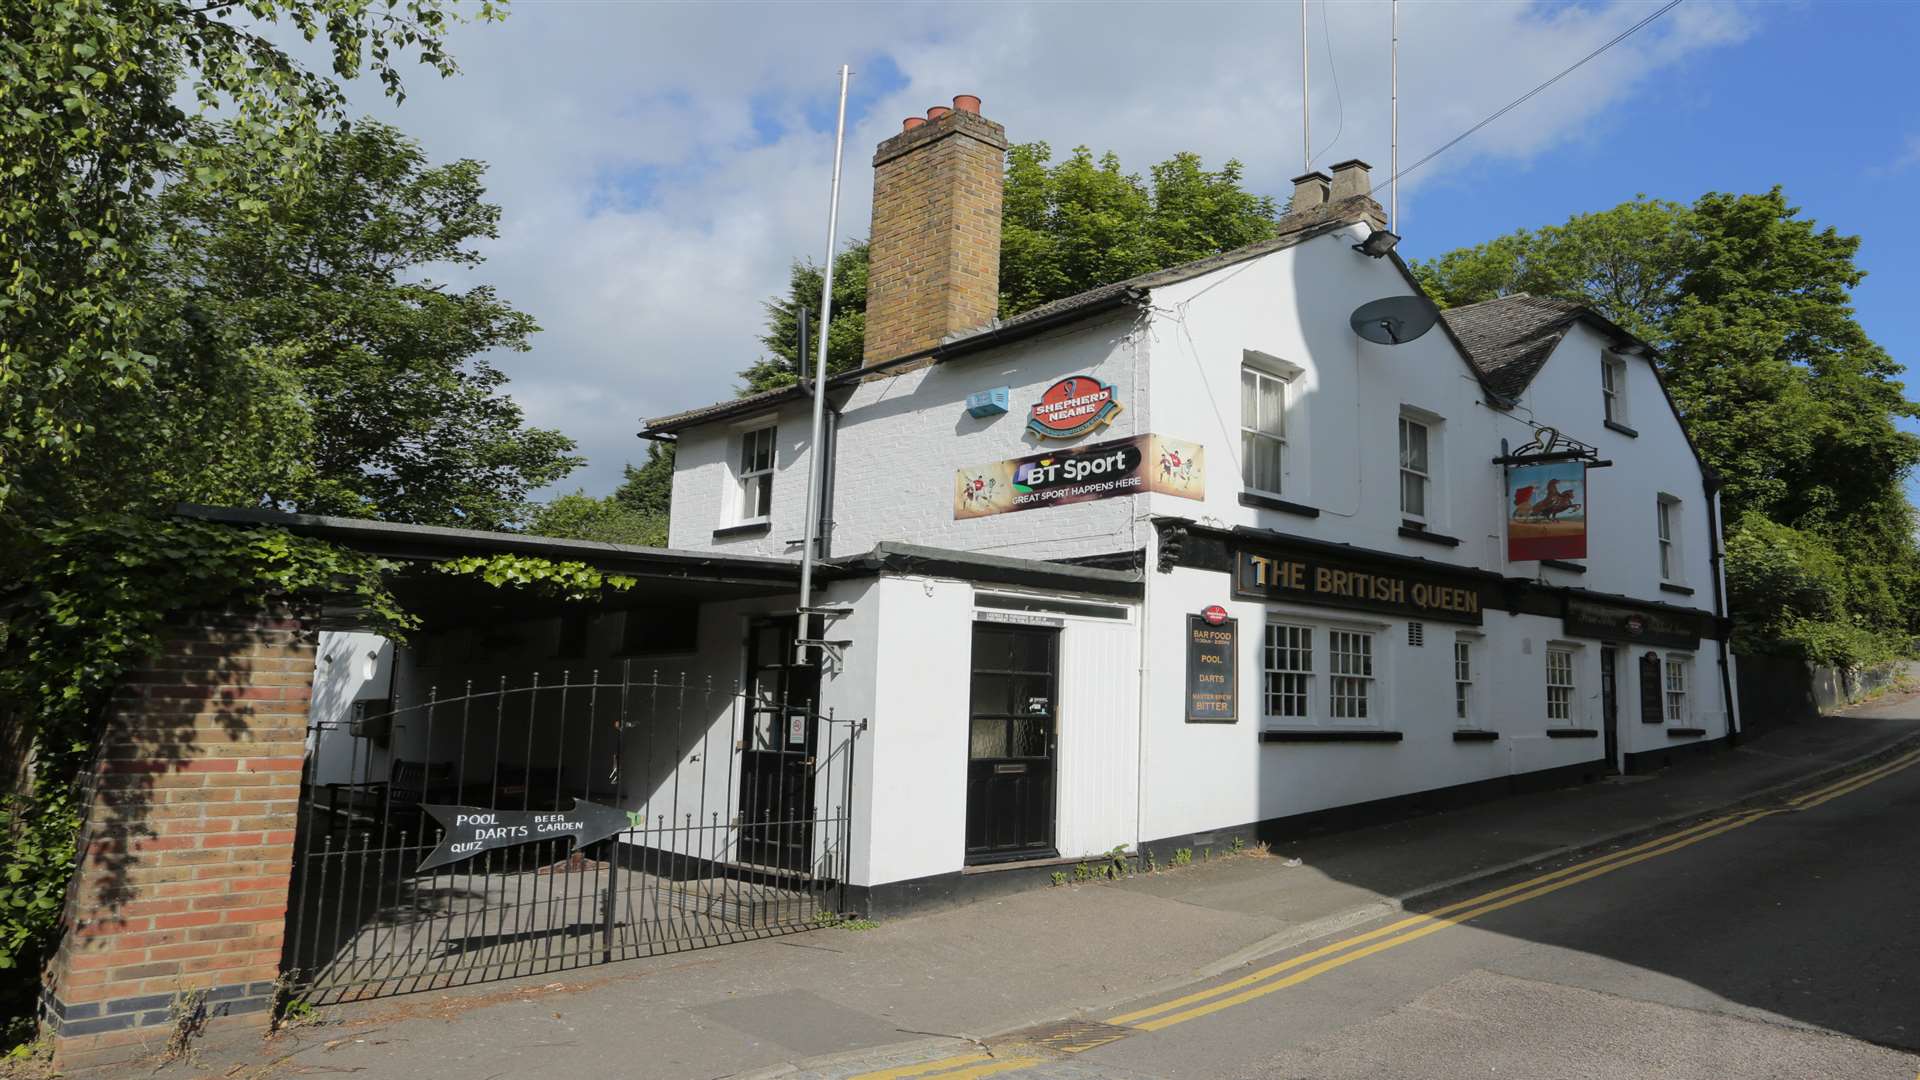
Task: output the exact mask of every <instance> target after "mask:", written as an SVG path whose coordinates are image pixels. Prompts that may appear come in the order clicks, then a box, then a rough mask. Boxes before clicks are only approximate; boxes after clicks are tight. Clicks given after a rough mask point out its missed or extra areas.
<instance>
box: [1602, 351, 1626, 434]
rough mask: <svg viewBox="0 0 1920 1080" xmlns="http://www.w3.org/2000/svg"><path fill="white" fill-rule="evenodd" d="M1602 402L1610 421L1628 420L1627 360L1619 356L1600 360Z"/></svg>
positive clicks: (1623, 421) (1615, 422)
mask: <svg viewBox="0 0 1920 1080" xmlns="http://www.w3.org/2000/svg"><path fill="white" fill-rule="evenodd" d="M1600 403H1601V406H1602V407H1603V408H1604V409H1605V410H1606V418H1607V422H1608V423H1610V424H1625V423H1626V422H1627V362H1626V361H1625V360H1622V359H1620V358H1619V357H1617V356H1606V357H1602V358H1601V360H1600Z"/></svg>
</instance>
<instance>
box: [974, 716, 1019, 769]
mask: <svg viewBox="0 0 1920 1080" xmlns="http://www.w3.org/2000/svg"><path fill="white" fill-rule="evenodd" d="M967 753H968V755H969V756H971V757H974V758H976V759H977V758H1003V757H1007V756H1009V755H1008V754H1007V721H1005V720H1002V719H1001V718H1000V717H997V716H976V717H974V718H973V730H972V734H971V737H970V738H969V740H968V743H967Z"/></svg>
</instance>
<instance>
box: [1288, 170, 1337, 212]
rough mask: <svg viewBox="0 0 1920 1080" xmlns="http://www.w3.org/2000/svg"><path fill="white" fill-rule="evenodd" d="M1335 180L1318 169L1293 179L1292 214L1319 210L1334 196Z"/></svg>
mask: <svg viewBox="0 0 1920 1080" xmlns="http://www.w3.org/2000/svg"><path fill="white" fill-rule="evenodd" d="M1332 185H1333V178H1332V177H1330V176H1328V175H1327V174H1326V173H1323V172H1321V171H1319V170H1318V169H1316V170H1314V171H1313V172H1310V173H1305V174H1302V175H1300V176H1296V177H1294V178H1293V208H1292V209H1291V210H1289V211H1288V213H1292V214H1300V213H1305V212H1306V211H1308V210H1318V209H1319V208H1320V207H1322V206H1325V205H1326V203H1327V199H1328V198H1329V197H1330V196H1331V194H1332V190H1333V189H1332Z"/></svg>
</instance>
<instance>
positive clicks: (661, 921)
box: [283, 670, 865, 1005]
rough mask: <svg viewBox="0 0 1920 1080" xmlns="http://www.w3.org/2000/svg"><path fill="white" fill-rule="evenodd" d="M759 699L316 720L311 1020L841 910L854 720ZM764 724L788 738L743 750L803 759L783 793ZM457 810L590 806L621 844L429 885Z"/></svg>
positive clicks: (526, 850)
mask: <svg viewBox="0 0 1920 1080" xmlns="http://www.w3.org/2000/svg"><path fill="white" fill-rule="evenodd" d="M766 696H767V695H766V693H765V691H764V690H763V689H760V688H755V689H752V690H749V691H748V692H746V693H742V692H741V691H740V690H738V689H735V688H726V689H721V688H716V687H713V686H711V685H696V684H694V683H691V682H688V681H685V680H684V679H683V680H681V681H677V682H668V681H662V680H660V679H658V678H657V677H647V678H644V679H641V678H636V677H634V674H633V673H632V672H631V671H627V670H623V671H622V672H621V674H620V676H619V677H618V678H617V679H615V680H603V679H602V678H601V676H600V673H598V672H595V673H593V674H592V675H591V676H589V677H588V678H587V679H585V680H579V679H577V678H573V677H570V676H567V675H563V676H562V678H561V679H560V681H558V682H551V681H549V682H544V683H543V682H542V681H541V680H540V678H539V677H537V676H534V677H530V678H528V679H527V680H526V682H525V684H524V685H521V686H509V685H508V681H507V680H506V679H504V678H503V679H501V680H499V681H498V683H497V684H496V685H495V686H494V687H492V688H490V689H485V690H476V689H474V687H473V685H472V684H467V685H465V686H463V687H461V688H460V692H459V693H458V694H456V695H449V696H443V695H442V694H440V693H439V692H438V690H435V691H431V692H429V693H428V695H427V696H426V699H425V700H424V701H421V702H419V703H417V704H411V705H406V706H404V707H401V708H395V709H391V710H381V711H376V712H373V713H372V714H371V715H366V716H360V715H356V716H355V717H354V718H353V719H352V720H350V721H346V722H341V723H327V724H317V725H315V726H314V727H313V728H312V729H311V730H310V731H309V735H308V745H307V761H306V772H305V776H304V782H303V787H302V799H301V814H300V829H299V834H298V838H297V841H296V846H295V851H294V879H293V883H292V902H291V904H290V907H289V910H288V915H287V942H286V947H285V962H284V965H283V966H284V968H285V970H286V971H287V973H288V981H289V983H290V985H291V986H292V987H293V991H294V993H295V994H296V995H297V996H299V997H300V998H302V999H304V1000H306V1001H308V1002H310V1003H312V1004H316V1005H318V1004H326V1003H330V1002H335V1001H342V1000H353V999H358V998H365V997H375V996H384V995H389V994H398V993H406V992H410V991H414V990H426V989H434V988H438V987H445V986H452V985H460V984H464V983H471V982H479V981H483V980H488V979H501V978H511V977H515V976H520V975H532V974H539V973H544V972H550V971H557V970H564V969H568V968H575V967H583V966H587V965H591V964H600V963H607V962H610V961H613V960H621V959H629V958H632V957H638V956H649V955H654V954H658V953H663V952H674V951H679V950H683V949H689V948H699V947H702V946H707V945H718V944H723V943H726V942H729V941H736V940H742V939H745V938H753V937H765V936H769V935H772V934H776V933H784V932H792V931H797V930H804V929H808V928H810V927H813V926H815V925H818V924H819V922H820V919H821V915H822V914H823V913H825V912H830V911H839V910H842V909H843V908H844V899H845V882H846V869H847V851H848V835H849V826H850V816H849V810H848V807H849V804H850V802H851V795H852V778H853V764H854V749H855V741H856V739H857V737H858V735H859V733H860V731H861V730H862V729H863V728H864V726H865V725H864V722H857V723H850V722H847V721H842V720H836V719H835V718H834V717H833V716H832V714H831V713H828V714H821V713H818V712H815V711H814V710H813V709H812V708H811V702H810V700H809V701H807V702H798V701H796V702H791V703H790V702H789V701H788V700H786V698H785V696H784V694H783V695H781V696H780V697H778V698H776V699H773V700H763V699H764V698H766ZM768 710H777V715H778V716H779V717H780V718H781V720H782V723H783V725H784V726H783V736H787V735H788V734H789V733H796V735H795V737H783V738H781V739H780V740H778V746H777V747H774V748H767V747H764V746H763V747H754V748H753V752H755V753H758V754H762V755H764V754H768V753H772V754H776V755H786V756H790V757H791V758H792V760H790V761H788V760H785V758H782V760H781V761H779V762H778V763H777V765H778V767H777V768H772V769H765V768H762V769H760V770H758V775H760V776H763V777H773V778H774V780H773V782H772V784H771V786H767V785H766V784H765V783H764V782H763V783H762V784H761V785H759V786H760V787H761V788H763V789H764V790H756V789H755V788H754V787H750V786H748V785H747V784H746V783H745V782H744V781H745V779H746V778H745V777H744V776H743V768H742V761H743V754H744V753H745V752H747V751H748V750H749V747H750V746H751V745H752V744H751V740H752V738H753V729H752V725H753V723H754V718H755V717H756V716H758V715H763V714H764V713H765V712H767V711H768ZM790 784H791V785H794V786H797V787H803V788H804V792H803V793H800V794H796V793H795V792H793V791H789V790H787V787H788V786H789V785H790ZM436 807H437V808H441V809H438V810H435V809H430V808H436ZM447 808H455V809H457V808H472V809H473V810H476V811H482V812H485V813H487V814H490V815H492V816H494V817H497V818H498V819H500V820H502V821H513V820H528V818H527V817H526V815H527V814H528V813H529V812H532V813H534V814H535V815H537V816H536V817H534V818H533V819H532V820H536V821H542V822H547V821H552V820H557V819H558V817H559V816H560V815H567V814H570V813H574V812H576V811H579V812H586V813H590V814H592V815H594V816H595V818H596V820H597V821H600V822H605V821H608V820H611V821H612V822H613V823H614V824H613V826H611V827H612V828H615V829H618V831H617V832H615V833H614V835H611V836H604V837H595V836H586V837H584V838H583V839H584V840H585V841H586V842H584V843H576V840H575V839H574V838H573V836H571V835H568V834H562V835H558V836H554V837H552V838H544V837H543V835H542V833H541V829H543V828H544V826H535V829H534V832H533V833H532V834H530V835H528V836H527V837H526V838H525V839H518V838H514V837H513V834H511V833H509V834H508V836H509V839H507V840H504V841H502V840H499V839H498V838H497V834H482V835H487V836H489V839H488V841H487V842H488V843H504V844H507V845H508V846H498V847H493V848H491V849H490V850H484V851H478V852H477V853H475V854H473V855H471V856H464V857H459V858H458V859H457V860H456V861H451V862H446V863H445V864H444V865H438V866H432V867H429V868H425V869H423V868H422V864H423V863H427V862H429V861H430V860H440V859H447V858H450V857H452V856H451V855H450V854H449V853H447V852H442V853H440V854H439V855H436V854H435V853H436V852H437V851H438V850H439V849H440V845H441V841H442V839H443V838H445V833H444V828H443V824H442V818H444V817H446V816H448V814H449V813H451V812H452V811H451V810H449V809H447ZM596 808H614V809H615V810H617V811H619V813H611V812H609V811H608V810H603V809H596ZM622 816H624V819H625V827H621V826H620V824H619V823H620V818H621V817H622ZM602 831H603V832H604V831H605V830H602ZM462 835H463V838H464V836H465V834H462ZM771 852H778V853H779V857H778V858H769V853H771Z"/></svg>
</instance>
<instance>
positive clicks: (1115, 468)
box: [953, 435, 1207, 521]
mask: <svg viewBox="0 0 1920 1080" xmlns="http://www.w3.org/2000/svg"><path fill="white" fill-rule="evenodd" d="M953 485H954V486H953V517H954V520H956V521H964V520H966V519H968V518H977V517H987V516H989V515H991V514H1009V513H1013V512H1014V511H1016V510H1038V509H1041V508H1042V507H1047V506H1067V505H1070V504H1072V503H1080V502H1091V501H1093V500H1095V499H1110V498H1113V497H1114V496H1116V495H1141V494H1145V493H1146V492H1149V491H1157V492H1161V493H1163V494H1167V495H1178V496H1180V497H1181V498H1183V499H1204V498H1206V496H1207V468H1206V449H1205V448H1204V447H1202V446H1200V445H1199V444H1198V443H1190V442H1186V441H1184V440H1181V439H1169V438H1166V437H1164V436H1160V435H1136V436H1134V437H1133V438H1131V439H1115V440H1113V441H1111V442H1102V443H1094V444H1092V445H1091V446H1076V447H1073V448H1072V449H1063V450H1050V451H1048V452H1046V453H1044V454H1031V455H1029V456H1027V457H1022V458H1011V459H1009V460H1006V461H995V462H992V463H990V464H986V465H970V466H968V467H966V468H964V469H956V470H955V471H954V476H953Z"/></svg>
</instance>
